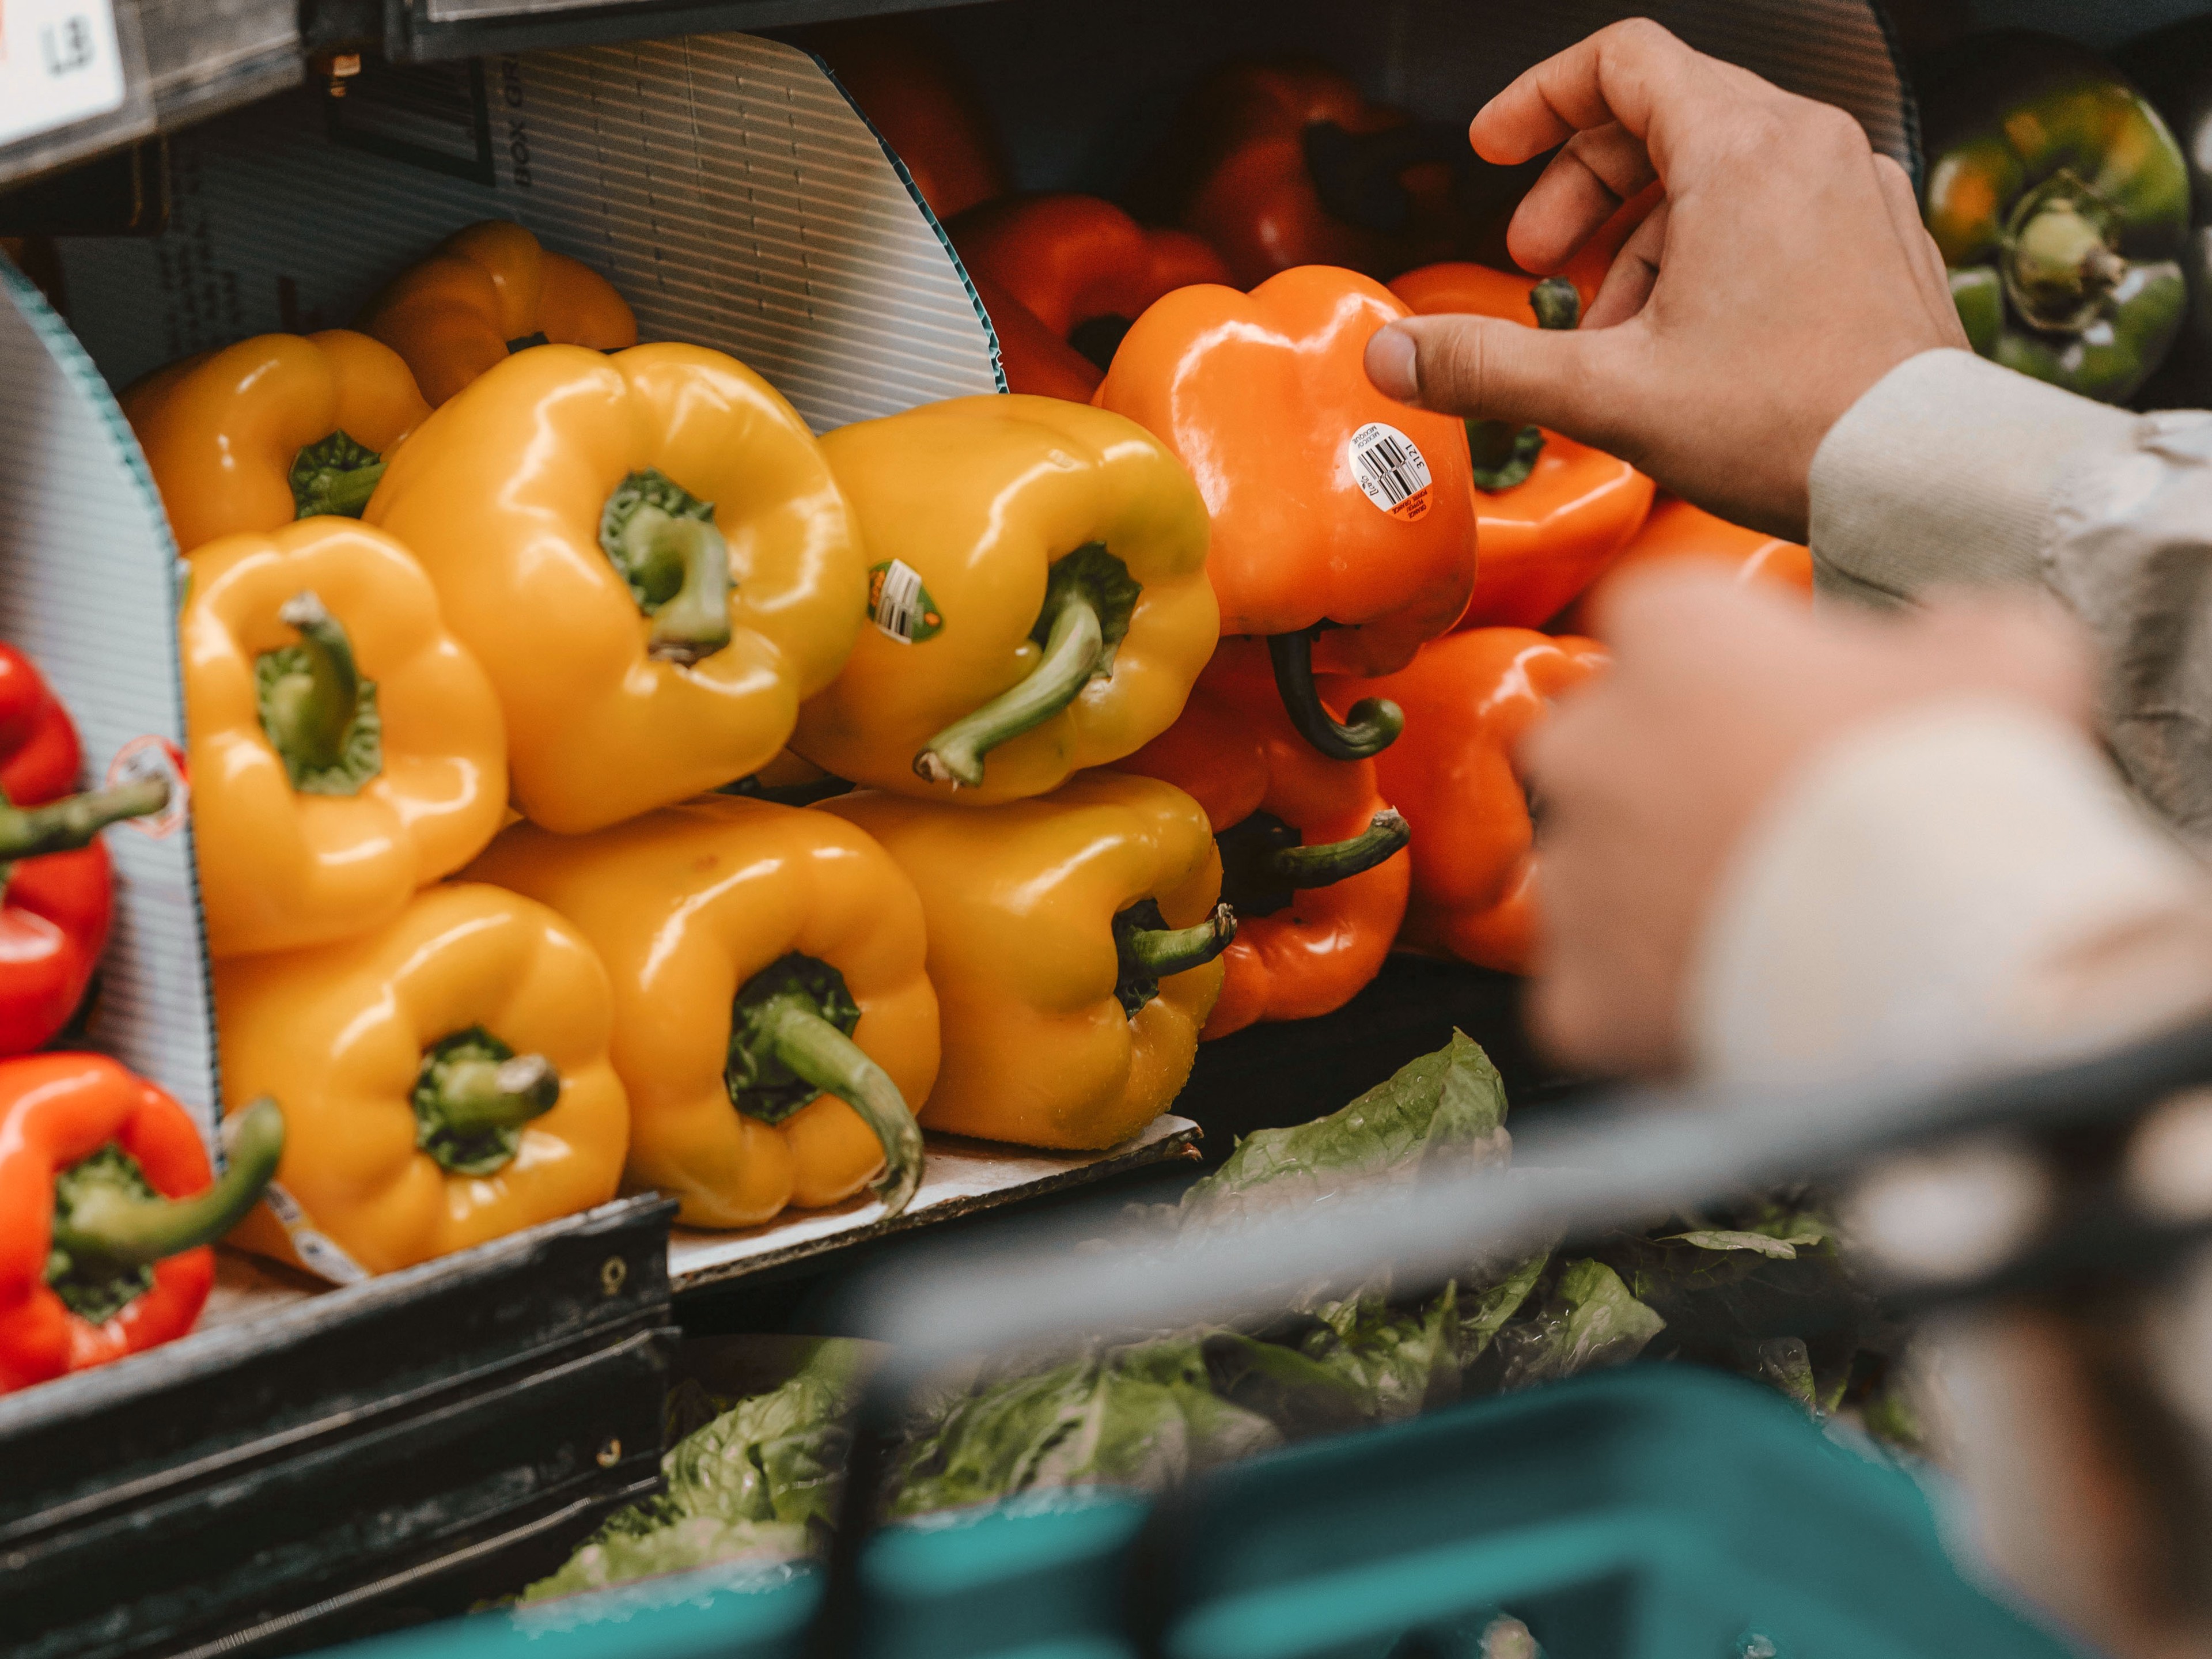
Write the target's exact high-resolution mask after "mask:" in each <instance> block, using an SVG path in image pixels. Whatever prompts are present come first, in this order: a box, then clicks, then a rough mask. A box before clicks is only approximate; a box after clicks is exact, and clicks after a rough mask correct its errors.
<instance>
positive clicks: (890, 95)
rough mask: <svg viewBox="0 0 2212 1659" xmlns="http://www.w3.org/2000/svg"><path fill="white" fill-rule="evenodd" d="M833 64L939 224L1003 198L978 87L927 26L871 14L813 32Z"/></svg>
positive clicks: (809, 40) (813, 41)
mask: <svg viewBox="0 0 2212 1659" xmlns="http://www.w3.org/2000/svg"><path fill="white" fill-rule="evenodd" d="M802 44H803V45H805V46H806V47H807V48H808V49H809V50H810V51H811V52H814V53H815V54H816V55H817V56H818V57H819V58H821V59H822V61H823V63H825V64H829V70H830V73H831V74H833V75H835V76H836V77H837V79H838V82H839V83H840V84H841V85H842V86H843V87H844V88H845V91H846V94H847V95H848V96H849V97H850V98H851V99H852V100H853V101H854V103H855V104H856V105H858V106H860V113H861V114H863V115H865V116H866V117H867V118H868V123H869V125H872V127H874V128H875V130H876V131H877V132H878V134H880V135H881V136H882V138H883V141H884V143H886V144H888V145H889V146H890V149H891V151H892V153H893V154H894V155H896V156H897V157H898V158H899V161H901V162H902V164H903V165H904V166H905V167H906V171H907V176H908V178H910V179H913V180H914V187H915V190H917V191H920V192H921V199H922V200H923V201H925V202H927V203H928V204H929V206H930V210H931V211H932V212H933V213H934V214H936V215H937V216H938V217H939V219H950V218H951V217H952V216H953V215H955V214H956V213H963V212H965V211H966V210H968V209H969V208H971V207H973V206H975V204H976V203H978V202H987V201H989V200H991V198H992V197H996V196H1003V195H1005V194H1006V160H1005V157H1004V156H1003V155H1002V154H1001V153H1000V149H999V141H998V139H997V138H996V137H994V135H993V133H992V131H991V124H990V121H989V120H988V118H987V117H986V116H985V115H984V113H983V106H982V103H981V100H979V99H978V98H977V96H976V94H975V88H974V87H973V86H972V85H971V84H970V83H969V78H968V76H966V75H965V74H963V72H962V70H961V68H960V65H959V64H957V63H956V62H954V61H953V58H952V57H951V53H949V52H946V51H945V48H944V47H943V46H941V45H940V44H939V42H938V40H937V38H936V37H935V36H934V35H933V34H932V33H930V32H929V31H928V29H927V27H926V26H924V25H923V24H921V22H919V21H916V20H915V19H913V18H908V17H871V18H867V19H866V20H862V21H853V22H848V23H828V24H823V26H821V27H818V28H815V29H811V30H809V31H807V32H806V33H805V35H804V36H803V37H802Z"/></svg>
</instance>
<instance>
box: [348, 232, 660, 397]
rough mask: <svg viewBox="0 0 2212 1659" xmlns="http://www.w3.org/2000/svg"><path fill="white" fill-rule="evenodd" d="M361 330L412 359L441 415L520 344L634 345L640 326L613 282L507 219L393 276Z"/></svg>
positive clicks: (459, 235)
mask: <svg viewBox="0 0 2212 1659" xmlns="http://www.w3.org/2000/svg"><path fill="white" fill-rule="evenodd" d="M361 328H362V332H363V333H367V334H373V335H374V336H375V337H377V338H378V339H380V340H381V341H383V342H384V343H385V344H386V345H388V346H390V347H391V348H392V349H393V350H394V351H396V352H398V354H399V355H400V356H402V357H404V358H405V359H406V360H407V367H408V368H410V369H411V370H412V371H414V374H415V381H416V385H418V386H421V387H422V395H423V396H424V397H425V398H428V399H429V400H430V403H431V404H432V405H433V406H434V407H435V405H437V404H442V403H444V402H445V401H446V400H447V398H451V397H452V396H453V394H454V393H455V392H459V390H460V389H461V388H462V387H463V386H466V385H468V384H469V382H470V381H471V380H475V379H476V378H477V376H478V375H480V374H483V373H484V372H485V371H487V370H488V369H490V368H495V367H496V366H498V365H499V364H500V363H501V362H505V361H506V359H507V352H508V350H509V349H510V346H511V345H513V344H516V343H529V344H538V343H551V344H555V345H574V346H585V347H588V348H589V349H592V350H593V351H618V350H620V349H623V347H625V346H634V345H635V344H636V343H637V319H636V318H635V317H634V316H632V315H631V314H630V309H629V306H628V305H627V304H626V303H624V301H623V297H622V295H619V294H617V293H616V292H615V290H614V285H613V284H612V283H609V282H608V281H607V279H606V278H605V277H604V276H600V275H599V272H597V271H596V270H592V268H591V267H590V266H589V265H586V264H583V263H582V262H580V260H575V259H571V258H569V257H568V255H567V254H565V253H555V252H550V251H549V250H547V249H545V248H542V247H540V246H538V239H537V238H536V237H535V236H532V234H530V233H529V232H528V231H526V230H525V229H524V228H522V227H521V226H520V225H517V224H510V223H508V222H507V221H506V220H504V219H487V220H485V221H484V222H483V223H481V224H475V225H471V226H470V227H469V228H467V229H466V230H463V231H458V232H456V233H455V234H453V235H452V236H449V237H447V239H446V240H445V241H444V242H443V243H441V244H440V246H439V247H438V251H437V252H435V253H433V254H432V255H430V257H429V258H427V259H425V260H423V261H422V263H421V264H416V265H411V266H410V267H409V268H408V269H407V270H404V271H402V272H401V273H400V274H399V275H398V276H395V277H393V278H392V281H391V282H390V283H387V284H386V286H385V289H384V291H383V292H382V293H380V294H379V295H377V296H376V297H375V298H374V300H372V301H369V303H368V310H366V311H364V312H363V313H362V316H361Z"/></svg>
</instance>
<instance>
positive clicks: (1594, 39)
mask: <svg viewBox="0 0 2212 1659" xmlns="http://www.w3.org/2000/svg"><path fill="white" fill-rule="evenodd" d="M1729 67H1731V66H1729V65H1726V64H1722V63H1720V62H1719V60H1717V59H1716V58H1708V57H1706V56H1705V54H1704V53H1703V52H1697V51H1693V50H1692V48H1691V47H1689V46H1686V45H1684V44H1683V42H1682V41H1681V40H1680V39H1679V38H1677V37H1676V36H1675V35H1674V34H1673V33H1670V32H1669V31H1668V30H1667V29H1665V28H1663V27H1661V26H1660V25H1659V24H1657V23H1655V22H1653V21H1651V20H1650V18H1648V17H1632V18H1629V19H1627V20H1626V21H1622V22H1619V23H1609V24H1607V26H1606V27H1603V28H1601V29H1600V30H1599V31H1598V32H1597V33H1595V34H1593V35H1590V36H1589V37H1588V38H1587V39H1585V40H1581V41H1578V42H1577V43H1576V44H1575V45H1573V46H1570V47H1568V48H1567V49H1566V50H1565V52H1559V53H1556V54H1554V55H1553V56H1552V57H1550V58H1546V59H1545V60H1544V61H1543V62H1542V63H1541V64H1537V65H1536V66H1535V67H1534V69H1531V70H1524V71H1523V72H1522V74H1521V75H1520V76H1517V77H1516V79H1515V80H1514V82H1513V84H1512V85H1510V86H1509V87H1507V88H1505V90H1504V91H1503V92H1501V93H1499V94H1498V95H1497V96H1496V97H1495V98H1493V99H1492V100H1490V101H1489V102H1488V103H1487V104H1485V105H1484V106H1482V108H1481V109H1480V111H1479V112H1477V113H1476V115H1475V118H1474V121H1473V122H1472V123H1470V124H1469V125H1468V140H1469V142H1471V143H1473V144H1474V149H1475V153H1476V154H1477V155H1480V156H1481V157H1482V159H1483V160H1484V161H1492V162H1496V163H1499V164H1502V165H1506V166H1510V165H1513V164H1515V163H1517V162H1521V161H1528V159H1529V158H1530V157H1532V156H1535V155H1542V154H1543V153H1544V152H1545V151H1546V150H1547V149H1553V147H1554V146H1556V145H1559V144H1563V143H1565V142H1566V141H1567V140H1568V139H1569V138H1570V137H1573V136H1574V135H1575V134H1576V133H1577V132H1587V131H1591V130H1593V129H1595V128H1597V127H1602V126H1607V125H1611V124H1612V123H1613V122H1616V121H1617V122H1619V123H1620V125H1621V126H1622V127H1624V128H1626V130H1627V131H1628V132H1629V133H1631V134H1632V135H1633V136H1634V137H1637V138H1638V139H1640V140H1641V141H1642V142H1643V143H1644V148H1645V149H1646V150H1647V151H1648V152H1650V156H1651V162H1652V166H1653V167H1655V168H1656V169H1657V171H1658V173H1659V176H1660V177H1661V178H1662V179H1663V178H1665V177H1666V173H1667V165H1666V161H1665V158H1664V155H1663V153H1662V152H1663V150H1664V149H1665V145H1666V140H1667V135H1668V128H1669V123H1670V120H1671V119H1679V118H1680V116H1681V114H1682V113H1684V112H1686V106H1689V105H1691V104H1692V103H1693V102H1695V101H1699V94H1700V93H1703V94H1705V97H1707V98H1710V97H1711V94H1712V93H1713V92H1714V91H1717V90H1718V88H1717V87H1716V86H1715V84H1714V75H1713V72H1714V71H1715V70H1727V69H1729ZM1751 78H1753V79H1755V78H1756V77H1751Z"/></svg>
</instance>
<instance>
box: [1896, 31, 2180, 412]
mask: <svg viewBox="0 0 2212 1659" xmlns="http://www.w3.org/2000/svg"><path fill="white" fill-rule="evenodd" d="M1919 78H1920V81H1921V84H1922V86H1923V96H1922V104H1921V113H1922V123H1923V132H1924V134H1925V152H1926V155H1927V156H1928V158H1929V160H1928V169H1927V178H1926V182H1925V186H1924V189H1923V210H1924V211H1925V213H1926V216H1927V221H1928V228H1929V233H1930V234H1932V235H1933V236H1934V237H1935V239H1936V246H1937V247H1939V248H1940V249H1941V250H1942V254H1943V262H1944V264H1946V265H1948V267H1949V268H1950V276H1951V294H1952V297H1953V299H1954V301H1957V304H1958V307H1959V317H1960V321H1961V322H1963V323H1964V324H1965V325H1966V335H1967V338H1968V339H1969V340H1970V341H1972V344H1973V347H1974V349H1975V350H1976V351H1978V352H1979V353H1981V355H1982V356H1984V357H1993V358H1995V359H1996V361H1997V362H2001V363H2002V364H2004V365H2005V366H2006V367H2007V368H2016V369H2018V370H2020V371H2021V373H2022V374H2033V375H2034V376H2035V377H2036V378H2037V379H2038V380H2049V381H2051V382H2052V383H2054V384H2056V385H2058V386H2065V387H2067V388H2068V389H2069V390H2070V391H2074V392H2083V393H2086V394H2087V396H2089V397H2092V398H2101V399H2103V400H2104V401H2105V402H2106V403H2118V402H2121V401H2123V400H2124V399H2125V398H2128V397H2130V395H2132V394H2133V393H2134V392H2135V391H2136V387H2138V386H2141V385H2142V382H2143V381H2144V380H2145V379H2147V378H2148V376H2149V374H2150V373H2151V371H2152V370H2153V369H2154V368H2157V367H2158V365H2159V362H2160V360H2161V359H2162V358H2164V356H2166V351H2167V349H2169V348H2170V347H2171V346H2172V343H2173V339H2174V336H2175V334H2176V333H2177V332H2178V331H2179V329H2180V326H2181V322H2182V316H2183V313H2184V311H2185V307H2186V304H2187V296H2186V291H2185V283H2184V280H2183V277H2182V270H2181V263H2180V262H2181V258H2182V254H2183V252H2184V249H2185V245H2186V243H2187V240H2188V235H2189V169H2188V166H2187V163H2186V162H2185V160H2184V159H2183V156H2182V154H2181V147H2180V146H2179V144H2177V143H2175V142H2174V138H2173V135H2172V132H2171V131H2168V130H2167V128H2166V123H2165V122H2164V121H2162V120H2160V118H2159V116H2158V113H2157V112H2156V111H2155V110H2154V109H2153V108H2152V107H2151V106H2150V105H2149V103H2148V101H2147V100H2145V99H2144V98H2143V96H2142V94H2140V93H2138V92H2137V91H2136V89H2135V88H2134V87H2132V86H2131V85H2130V84H2129V83H2128V82H2127V81H2126V80H2125V79H2124V78H2123V77H2122V76H2121V75H2120V73H2119V71H2118V70H2115V69H2113V68H2112V66H2111V65H2110V64H2106V62H2104V60H2103V59H2101V58H2098V57H2096V56H2095V55H2093V53H2091V52H2087V51H2085V50H2083V49H2082V48H2081V47H2079V46H2074V45H2073V44H2071V43H2070V42H2068V41H2064V40H2056V39H2053V38H2051V37H2050V36H2046V35H2039V34H2033V33H2027V32H2026V31H2024V30H2006V31H2002V32H2000V33H1993V34H1984V35H1978V36H1975V37H1972V38H1971V39H1969V40H1964V41H1961V42H1960V43H1958V44H1957V46H1954V48H1952V49H1951V51H1950V52H1949V53H1948V54H1947V57H1946V58H1945V59H1944V60H1943V61H1942V62H1940V63H1938V64H1933V65H1931V66H1930V67H1929V70H1928V71H1926V72H1924V73H1923V76H1921V77H1919Z"/></svg>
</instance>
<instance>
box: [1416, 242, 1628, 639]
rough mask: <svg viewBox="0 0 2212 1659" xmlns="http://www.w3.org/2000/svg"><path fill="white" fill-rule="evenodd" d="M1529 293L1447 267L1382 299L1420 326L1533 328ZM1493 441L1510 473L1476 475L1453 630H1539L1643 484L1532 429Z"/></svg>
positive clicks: (1486, 275) (1583, 582)
mask: <svg viewBox="0 0 2212 1659" xmlns="http://www.w3.org/2000/svg"><path fill="white" fill-rule="evenodd" d="M1536 287H1537V282H1536V279H1535V278H1534V277H1532V276H1518V275H1512V274H1509V273H1507V272H1505V271H1502V270H1491V269H1490V268H1489V267H1488V266H1486V265H1476V264H1436V265H1425V266H1423V267H1422V268H1421V269H1420V270H1409V271H1407V273H1406V274H1405V275H1404V276H1401V277H1399V278H1398V279H1397V280H1396V281H1395V282H1394V283H1391V284H1390V291H1391V292H1392V293H1393V294H1395V295H1397V296H1398V297H1399V298H1400V299H1401V300H1402V301H1405V302H1406V304H1407V305H1408V306H1409V307H1412V308H1413V311H1414V312H1415V313H1417V314H1419V315H1423V316H1426V315H1430V314H1431V313H1438V312H1449V313H1455V314H1461V315H1472V316H1477V317H1498V318H1503V319H1505V320H1506V321H1508V322H1516V323H1526V324H1529V325H1534V324H1535V322H1536V320H1537V318H1536V313H1534V310H1532V308H1531V304H1530V295H1531V293H1532V291H1533V290H1534V289H1535V288H1536ZM1570 309H1571V308H1570ZM1568 326H1571V324H1569V325H1568ZM1468 424H1469V427H1470V428H1480V430H1471V432H1470V439H1471V440H1472V439H1474V438H1476V437H1480V436H1483V435H1486V432H1487V429H1488V428H1494V427H1498V426H1501V425H1502V424H1503V423H1502V422H1469V423H1468ZM1528 435H1533V438H1532V437H1530V436H1528ZM1506 436H1508V440H1509V441H1510V443H1511V444H1512V447H1513V453H1514V457H1515V460H1516V462H1517V463H1518V465H1512V464H1509V465H1507V466H1506V467H1504V468H1503V469H1500V471H1498V472H1492V473H1489V474H1485V473H1484V472H1483V471H1481V469H1480V468H1479V467H1478V469H1477V470H1476V474H1475V477H1476V483H1475V493H1474V507H1475V518H1476V523H1477V535H1478V537H1479V538H1480V544H1481V547H1482V563H1481V567H1480V568H1479V569H1478V570H1477V571H1476V572H1475V576H1474V599H1471V600H1470V601H1468V607H1467V614H1466V616H1465V617H1462V618H1461V620H1460V626H1461V627H1462V628H1489V627H1497V626H1510V627H1515V628H1536V627H1540V626H1541V625H1542V624H1543V623H1546V622H1548V621H1549V620H1550V619H1551V618H1552V617H1554V616H1556V615H1558V614H1559V611H1560V610H1561V609H1562V608H1564V607H1565V605H1567V604H1568V602H1569V601H1571V599H1573V598H1574V597H1575V595H1576V594H1577V593H1579V592H1582V590H1583V588H1585V587H1587V586H1589V584H1590V583H1591V582H1592V581H1594V580H1596V578H1597V575H1598V573H1599V572H1601V571H1602V570H1603V569H1604V568H1606V567H1607V565H1609V564H1611V563H1612V562H1613V560H1614V558H1615V557H1616V556H1618V555H1619V554H1620V550H1621V549H1622V548H1624V547H1626V545H1627V544H1628V543H1629V540H1630V538H1632V537H1633V536H1634V535H1635V534H1636V532H1637V531H1638V529H1639V528H1640V527H1641V526H1643V523H1644V515H1645V514H1646V513H1649V512H1650V510H1651V494H1652V489H1653V486H1652V483H1651V480H1650V479H1649V478H1647V477H1644V475H1643V474H1642V473H1641V472H1638V471H1637V470H1636V469H1635V468H1634V467H1632V466H1631V465H1629V464H1628V463H1627V462H1626V461H1623V460H1619V459H1615V458H1614V457H1613V456H1611V455H1608V454H1607V453H1605V452H1604V451H1603V450H1600V449H1592V448H1591V447H1589V446H1588V445H1587V444H1579V443H1577V442H1576V441H1574V440H1573V439H1571V438H1568V437H1565V436H1563V435H1560V434H1559V433H1556V432H1547V431H1545V430H1544V429H1543V428H1539V427H1528V428H1522V429H1521V432H1520V434H1509V435H1506ZM1470 447H1472V444H1471V446H1470ZM1516 474H1517V475H1518V476H1517V477H1516Z"/></svg>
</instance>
